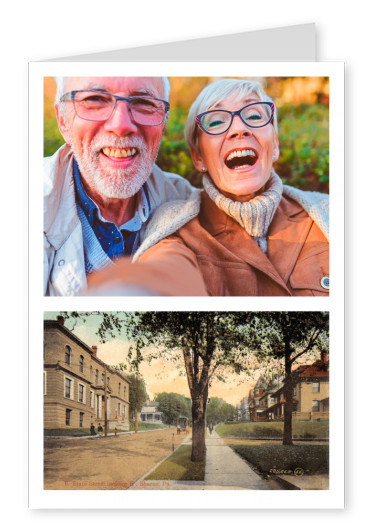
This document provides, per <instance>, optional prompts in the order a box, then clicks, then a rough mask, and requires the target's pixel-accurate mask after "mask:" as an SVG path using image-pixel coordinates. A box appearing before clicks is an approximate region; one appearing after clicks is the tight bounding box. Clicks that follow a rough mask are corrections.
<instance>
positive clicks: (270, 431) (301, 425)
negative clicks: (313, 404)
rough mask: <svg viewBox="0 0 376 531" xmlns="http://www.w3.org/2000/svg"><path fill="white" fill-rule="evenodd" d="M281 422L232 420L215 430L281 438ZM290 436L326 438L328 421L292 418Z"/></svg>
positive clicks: (229, 434) (227, 434)
mask: <svg viewBox="0 0 376 531" xmlns="http://www.w3.org/2000/svg"><path fill="white" fill-rule="evenodd" d="M283 428H284V426H283V422H280V421H273V422H249V421H248V422H236V423H235V422H232V423H228V424H220V425H219V426H217V427H216V432H217V433H218V435H220V436H221V437H236V438H244V439H268V438H274V437H277V438H281V437H282V435H283ZM292 436H293V438H294V439H305V438H309V439H327V438H328V437H329V422H328V421H327V420H320V422H317V420H293V422H292Z"/></svg>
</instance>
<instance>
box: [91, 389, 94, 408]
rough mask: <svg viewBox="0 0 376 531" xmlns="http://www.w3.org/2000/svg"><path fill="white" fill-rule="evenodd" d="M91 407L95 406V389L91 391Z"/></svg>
mask: <svg viewBox="0 0 376 531" xmlns="http://www.w3.org/2000/svg"><path fill="white" fill-rule="evenodd" d="M90 407H92V408H93V407H94V391H90Z"/></svg>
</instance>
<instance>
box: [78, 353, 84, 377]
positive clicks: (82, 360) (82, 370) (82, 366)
mask: <svg viewBox="0 0 376 531" xmlns="http://www.w3.org/2000/svg"><path fill="white" fill-rule="evenodd" d="M79 369H80V372H81V373H83V372H84V357H83V356H80V364H79Z"/></svg>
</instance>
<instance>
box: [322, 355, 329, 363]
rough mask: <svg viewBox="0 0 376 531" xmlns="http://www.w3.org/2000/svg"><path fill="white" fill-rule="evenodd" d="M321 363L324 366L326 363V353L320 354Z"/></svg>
mask: <svg viewBox="0 0 376 531" xmlns="http://www.w3.org/2000/svg"><path fill="white" fill-rule="evenodd" d="M321 361H322V362H323V363H325V364H327V363H328V353H327V352H321Z"/></svg>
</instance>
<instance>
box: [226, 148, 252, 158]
mask: <svg viewBox="0 0 376 531" xmlns="http://www.w3.org/2000/svg"><path fill="white" fill-rule="evenodd" d="M247 156H251V157H256V153H255V151H253V149H242V150H240V151H231V153H230V154H229V156H228V157H227V158H226V160H232V159H233V158H234V157H247Z"/></svg>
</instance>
